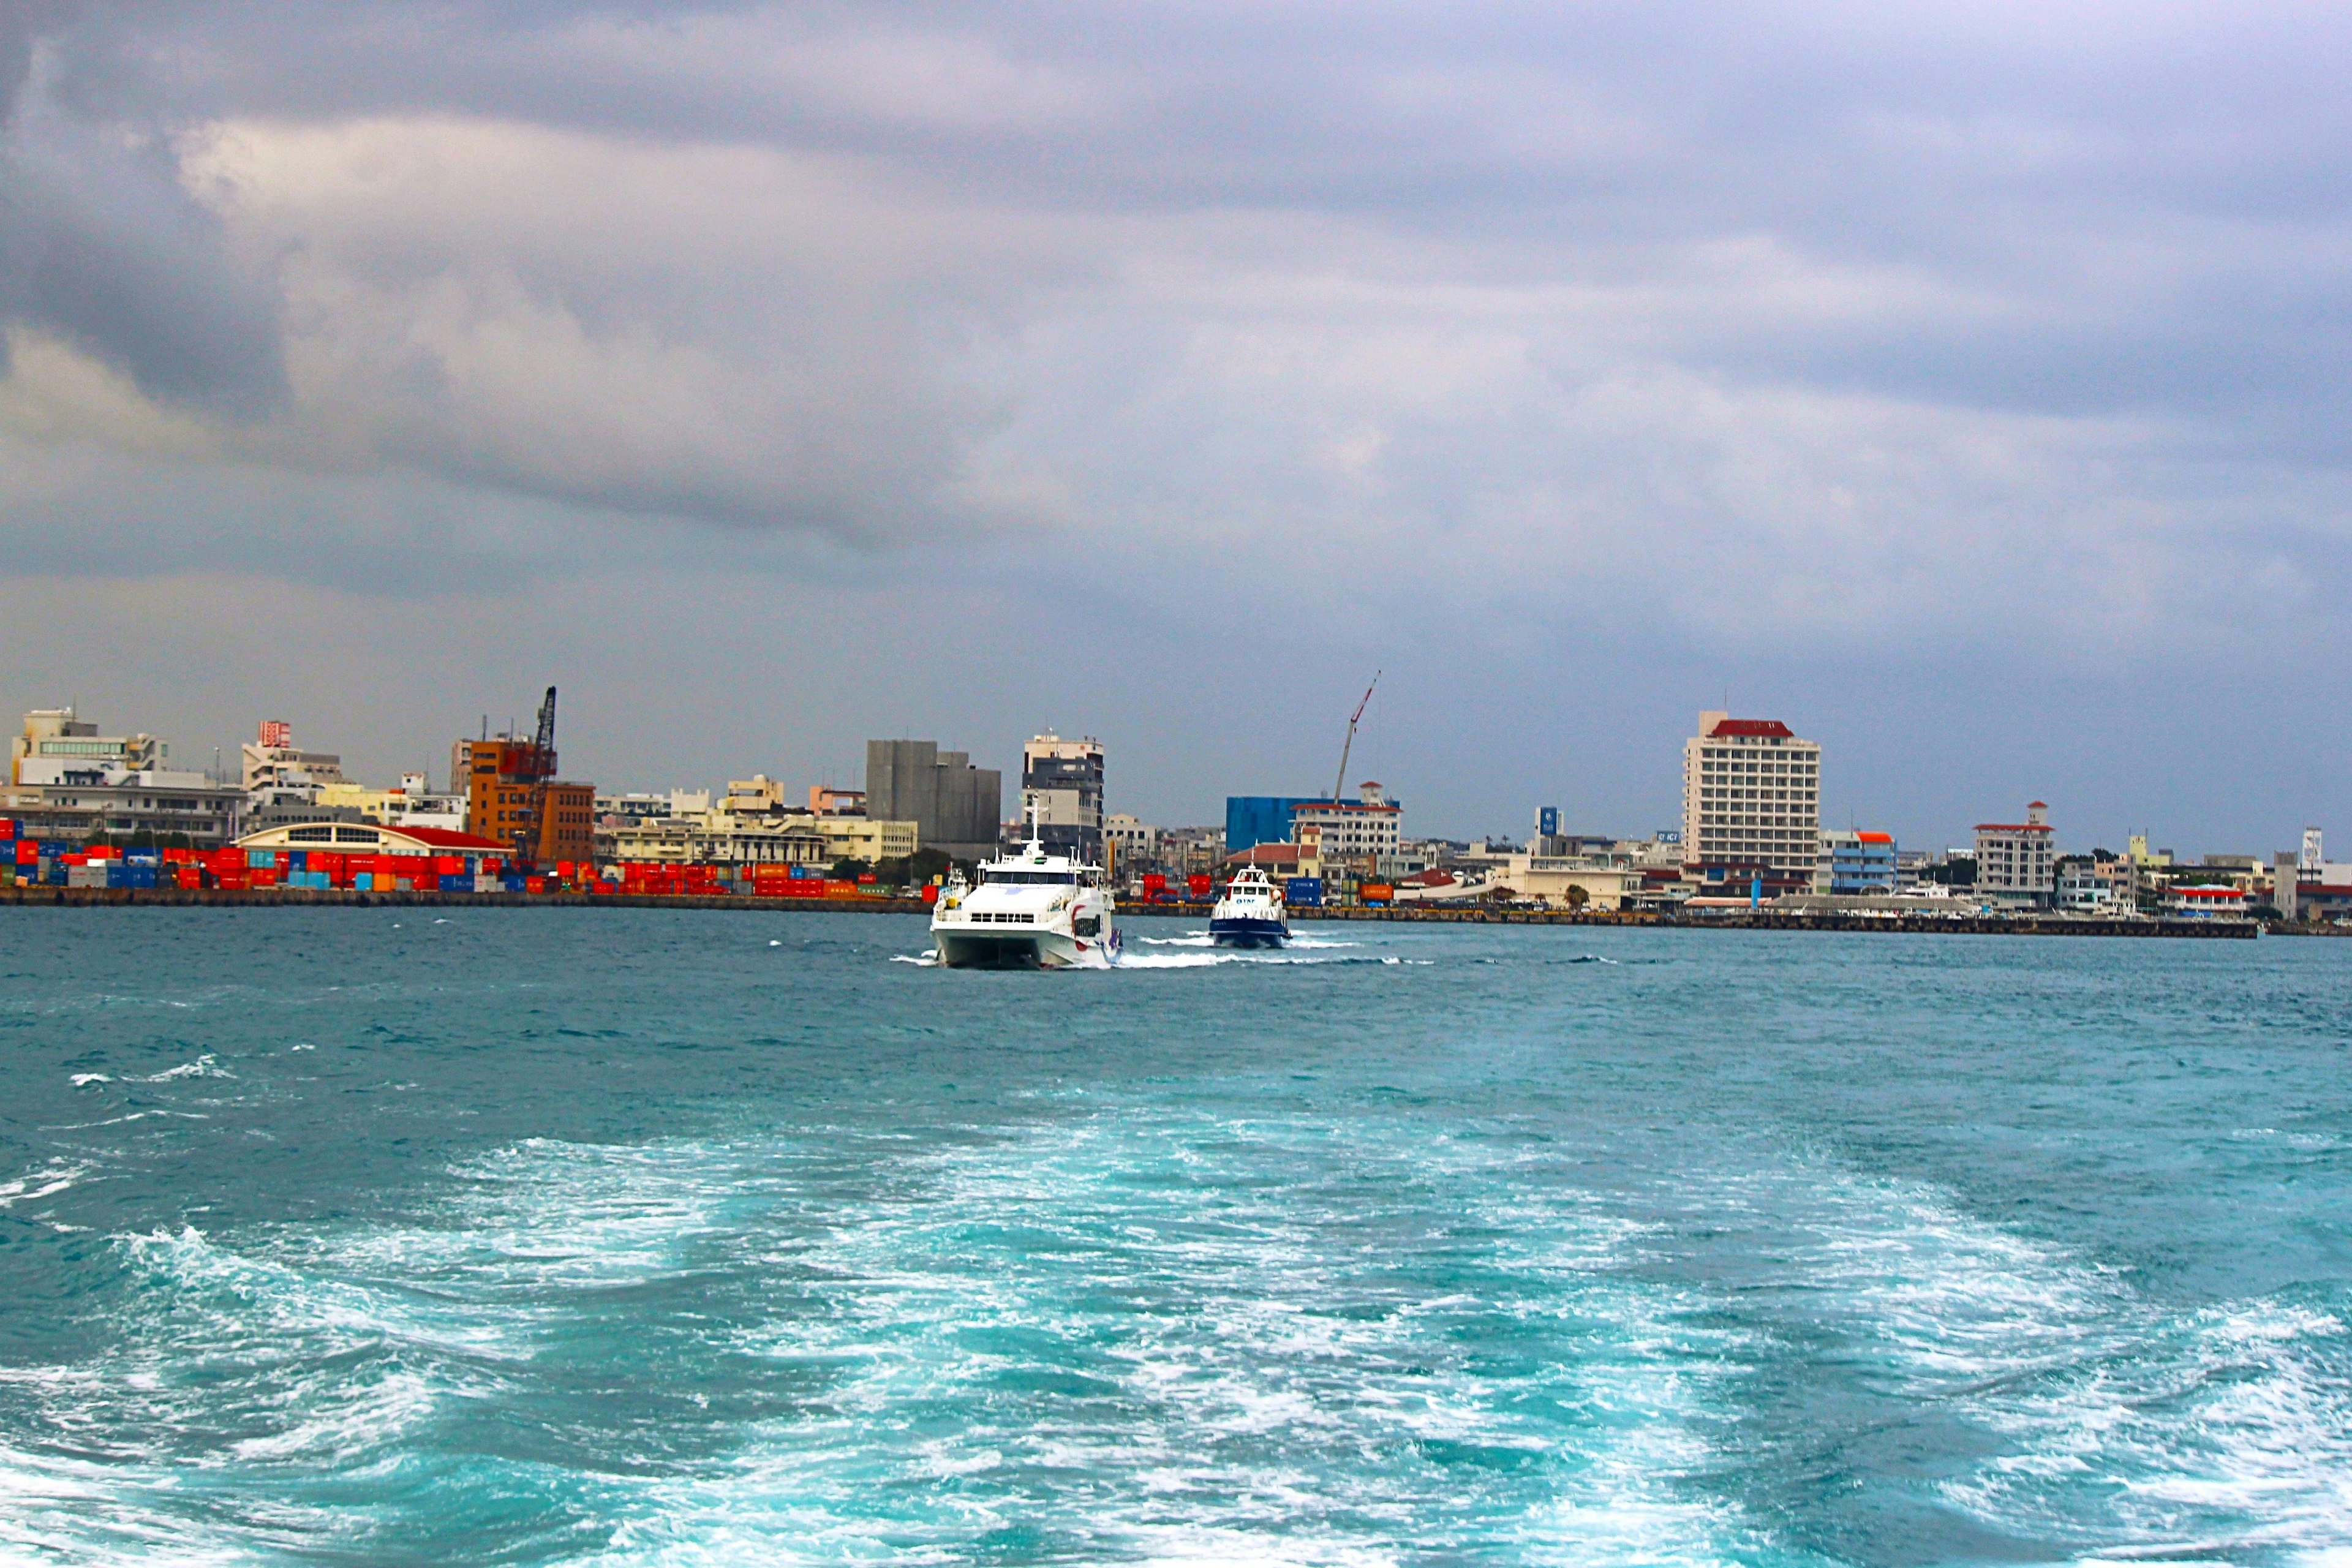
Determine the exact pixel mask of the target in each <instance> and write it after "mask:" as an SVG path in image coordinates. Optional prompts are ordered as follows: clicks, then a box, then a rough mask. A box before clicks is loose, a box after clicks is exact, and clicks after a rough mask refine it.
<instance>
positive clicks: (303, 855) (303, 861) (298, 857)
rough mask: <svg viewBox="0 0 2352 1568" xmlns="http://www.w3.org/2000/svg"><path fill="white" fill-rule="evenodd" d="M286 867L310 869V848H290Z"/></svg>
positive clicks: (302, 869)
mask: <svg viewBox="0 0 2352 1568" xmlns="http://www.w3.org/2000/svg"><path fill="white" fill-rule="evenodd" d="M286 868H287V869H288V870H289V871H307V870H309V869H310V851H309V850H308V849H289V850H288V851H287V852H286Z"/></svg>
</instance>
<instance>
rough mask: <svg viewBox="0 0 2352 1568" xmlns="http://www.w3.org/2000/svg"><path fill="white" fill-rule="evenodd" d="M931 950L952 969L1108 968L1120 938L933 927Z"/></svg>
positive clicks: (1045, 932)
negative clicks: (1091, 938) (1095, 939)
mask: <svg viewBox="0 0 2352 1568" xmlns="http://www.w3.org/2000/svg"><path fill="white" fill-rule="evenodd" d="M931 949H932V952H934V953H935V954H936V955H937V961H938V962H939V963H940V964H941V965H942V966H943V967H945V968H949V969H1108V968H1109V967H1110V966H1111V964H1112V963H1113V962H1114V961H1115V960H1116V959H1117V957H1118V937H1117V936H1116V935H1113V936H1112V937H1111V938H1110V940H1109V941H1108V942H1090V941H1087V940H1085V939H1083V938H1076V937H1071V936H1069V935H1066V934H1065V933H1064V932H1061V931H973V930H969V929H951V928H941V927H937V926H934V927H933V928H932V930H931Z"/></svg>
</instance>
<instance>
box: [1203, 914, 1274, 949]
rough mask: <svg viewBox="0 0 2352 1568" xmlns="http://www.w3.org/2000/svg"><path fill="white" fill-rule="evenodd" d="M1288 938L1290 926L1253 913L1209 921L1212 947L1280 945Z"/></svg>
mask: <svg viewBox="0 0 2352 1568" xmlns="http://www.w3.org/2000/svg"><path fill="white" fill-rule="evenodd" d="M1289 940H1290V928H1289V927H1288V926H1286V925H1285V924H1284V923H1283V922H1282V921H1274V920H1262V919H1259V918H1257V917H1256V916H1254V915H1233V916H1226V917H1223V918H1222V919H1218V920H1213V921H1210V922H1209V945H1210V946H1212V947H1242V948H1264V947H1280V946H1282V945H1283V944H1285V943H1286V942H1289Z"/></svg>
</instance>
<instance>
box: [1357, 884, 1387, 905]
mask: <svg viewBox="0 0 2352 1568" xmlns="http://www.w3.org/2000/svg"><path fill="white" fill-rule="evenodd" d="M1356 897H1357V898H1358V899H1359V900H1361V901H1362V902H1364V903H1367V904H1385V903H1387V902H1388V901H1389V900H1391V899H1393V898H1395V897H1396V889H1395V888H1393V887H1391V885H1390V884H1388V883H1386V882H1366V883H1363V884H1362V885H1361V886H1360V887H1358V888H1357V889H1356Z"/></svg>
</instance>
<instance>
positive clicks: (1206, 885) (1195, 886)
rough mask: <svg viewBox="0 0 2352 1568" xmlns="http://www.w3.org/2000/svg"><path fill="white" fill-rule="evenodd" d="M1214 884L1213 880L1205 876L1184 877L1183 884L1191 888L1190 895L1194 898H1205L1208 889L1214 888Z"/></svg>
mask: <svg viewBox="0 0 2352 1568" xmlns="http://www.w3.org/2000/svg"><path fill="white" fill-rule="evenodd" d="M1215 885H1216V884H1215V882H1214V881H1213V879H1210V878H1207V877H1187V878H1185V879H1184V886H1185V887H1186V888H1188V889H1191V890H1192V896H1193V897H1194V898H1195V899H1205V898H1207V897H1208V896H1209V893H1210V890H1211V889H1213V888H1214V887H1215Z"/></svg>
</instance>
